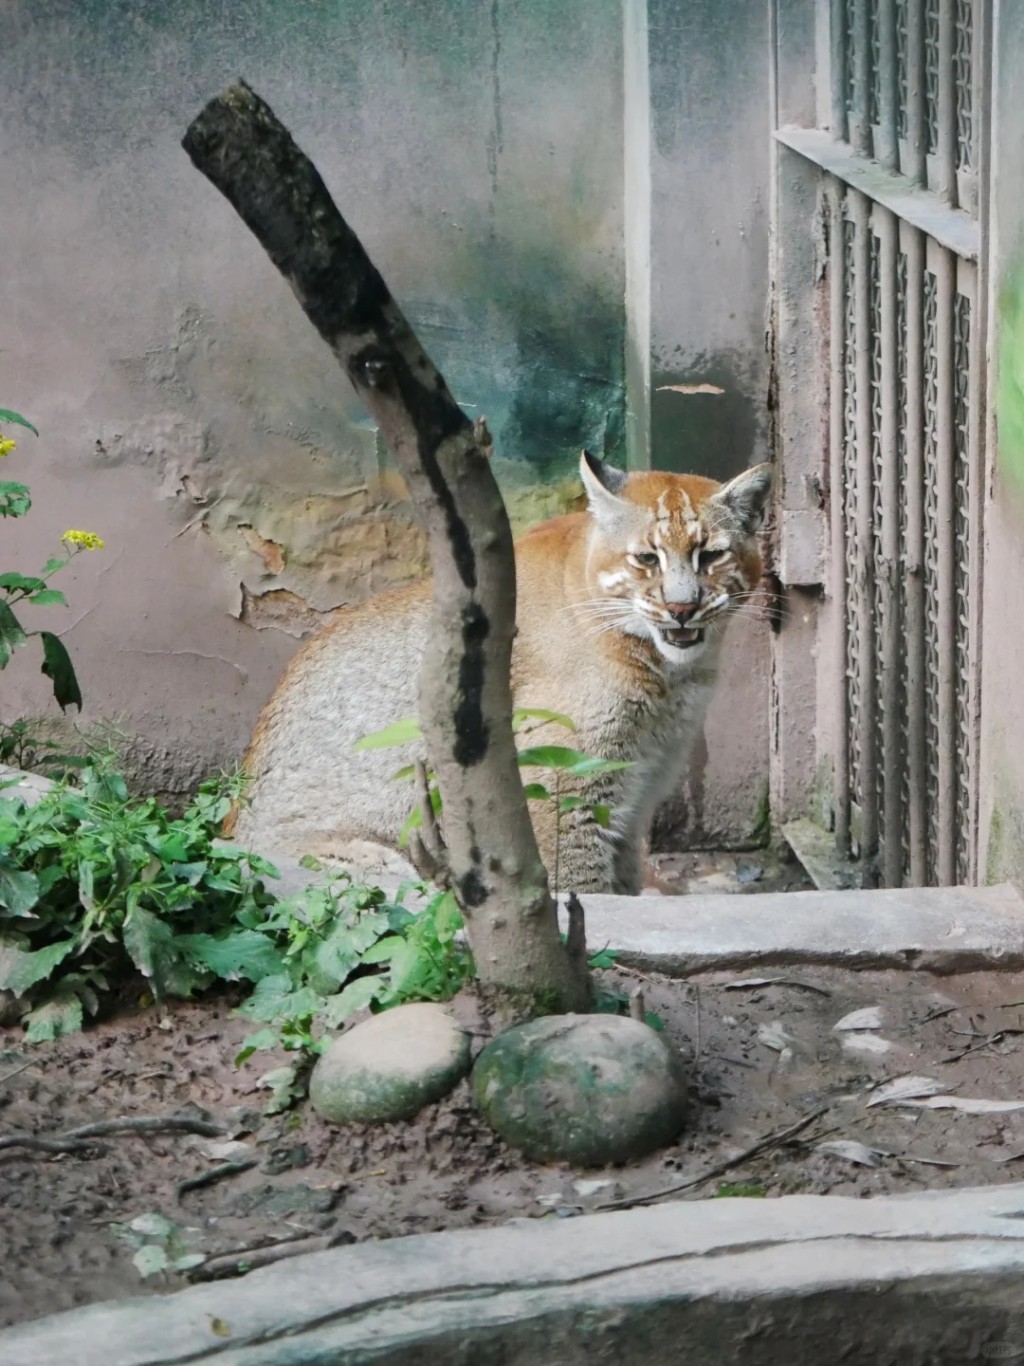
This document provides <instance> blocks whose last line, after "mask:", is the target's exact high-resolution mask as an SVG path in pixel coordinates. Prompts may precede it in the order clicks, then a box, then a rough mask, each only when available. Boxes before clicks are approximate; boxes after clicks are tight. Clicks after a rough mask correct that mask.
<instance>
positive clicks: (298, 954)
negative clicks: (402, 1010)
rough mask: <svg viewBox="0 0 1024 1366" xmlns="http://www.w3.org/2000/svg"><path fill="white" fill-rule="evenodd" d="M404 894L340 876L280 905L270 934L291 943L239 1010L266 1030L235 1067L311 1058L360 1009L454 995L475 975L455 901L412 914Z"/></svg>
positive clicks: (446, 896)
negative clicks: (267, 1051)
mask: <svg viewBox="0 0 1024 1366" xmlns="http://www.w3.org/2000/svg"><path fill="white" fill-rule="evenodd" d="M410 886H415V887H417V889H418V890H420V891H424V890H425V889H424V888H422V887H420V886H419V884H410ZM407 890H409V888H405V889H400V891H399V893H398V896H397V897H396V899H395V900H394V901H388V900H387V897H386V894H385V893H384V892H383V891H381V889H380V888H377V887H364V886H360V885H358V884H356V883H353V882H352V881H351V880H350V879H349V878H348V876H347V875H346V874H339V875H338V876H337V877H336V878H333V879H331V881H330V882H329V883H327V884H326V885H325V886H323V887H314V888H308V889H307V890H306V892H305V893H303V894H302V895H301V896H298V897H292V898H290V899H289V900H287V901H281V902H278V904H277V905H276V906H275V907H274V908H273V909H272V911H271V913H270V916H269V918H268V919H267V922H266V926H267V929H268V931H271V932H274V931H276V932H278V933H279V934H280V935H281V936H282V937H283V939H284V941H285V942H286V945H287V947H286V948H285V949H284V953H283V957H282V971H280V972H278V973H276V974H275V975H273V976H271V977H266V978H264V979H263V980H262V981H261V982H259V983H258V984H257V986H256V989H255V991H254V992H253V994H252V996H251V997H250V998H249V1000H248V1001H246V1002H245V1003H244V1004H243V1005H242V1006H240V1007H239V1014H241V1015H245V1016H247V1017H248V1018H249V1019H252V1020H260V1021H263V1022H265V1023H266V1024H267V1025H268V1028H266V1029H263V1030H260V1031H258V1032H257V1033H256V1034H253V1035H251V1036H250V1037H249V1038H247V1039H246V1040H245V1042H244V1044H243V1047H242V1051H241V1052H240V1053H239V1055H238V1057H237V1058H236V1062H239V1063H241V1062H244V1061H245V1060H246V1059H247V1058H248V1057H250V1056H251V1055H252V1054H253V1053H254V1052H255V1051H256V1050H257V1049H262V1048H276V1047H281V1046H283V1047H284V1048H286V1049H288V1050H290V1051H295V1052H301V1053H303V1054H306V1055H308V1054H315V1053H318V1052H319V1051H320V1050H321V1048H322V1047H323V1044H324V1038H323V1035H322V1031H323V1030H324V1029H328V1030H330V1029H337V1028H338V1027H339V1026H340V1025H342V1024H343V1023H344V1022H345V1020H347V1019H348V1018H349V1016H350V1015H353V1014H354V1013H355V1012H356V1011H357V1010H362V1009H364V1008H365V1007H367V1006H369V1007H371V1008H375V1009H386V1008H387V1007H389V1006H394V1005H401V1004H402V1003H403V1002H406V1001H446V1000H448V999H449V998H450V997H452V996H454V995H455V993H456V992H457V991H458V990H459V988H460V987H461V986H462V985H463V983H465V982H466V981H468V980H469V978H470V977H471V976H472V974H473V963H472V958H471V956H470V953H469V950H468V949H467V948H466V947H465V946H464V944H463V943H462V942H461V940H460V939H459V938H458V935H459V931H460V930H461V929H462V917H461V916H460V914H459V910H458V907H457V906H456V904H455V898H454V897H453V896H452V894H451V892H439V893H437V894H436V895H435V896H434V897H433V898H431V900H430V901H429V902H428V903H427V905H426V906H425V907H424V908H423V909H422V910H421V911H419V912H418V913H417V914H414V913H413V912H411V911H409V910H408V909H407V908H406V907H405V906H404V905H403V904H402V900H401V898H402V896H403V895H404V893H405V892H406V891H407ZM339 988H340V989H339Z"/></svg>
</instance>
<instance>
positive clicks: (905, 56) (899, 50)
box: [895, 0, 910, 142]
mask: <svg viewBox="0 0 1024 1366" xmlns="http://www.w3.org/2000/svg"><path fill="white" fill-rule="evenodd" d="M907 3H908V0H896V6H895V8H896V14H895V19H896V136H897V137H898V138H899V139H900V141H901V142H902V141H905V140H906V137H907V132H908V128H907V104H908V102H909V98H910V94H909V91H910V87H909V83H908V79H907V76H908V71H909V57H910V51H909V49H910V36H909V33H908V30H907Z"/></svg>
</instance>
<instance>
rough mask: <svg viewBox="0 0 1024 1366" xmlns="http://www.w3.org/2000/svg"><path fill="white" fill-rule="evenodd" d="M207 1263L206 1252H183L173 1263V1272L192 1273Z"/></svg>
mask: <svg viewBox="0 0 1024 1366" xmlns="http://www.w3.org/2000/svg"><path fill="white" fill-rule="evenodd" d="M205 1261H206V1253H205V1252H182V1253H181V1254H180V1255H179V1256H177V1257H175V1259H174V1261H173V1262H171V1270H172V1271H191V1270H192V1268H193V1267H194V1266H202V1264H203V1263H204V1262H205Z"/></svg>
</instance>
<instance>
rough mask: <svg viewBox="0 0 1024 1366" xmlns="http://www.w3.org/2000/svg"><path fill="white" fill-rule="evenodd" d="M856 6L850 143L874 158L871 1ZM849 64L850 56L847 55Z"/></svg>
mask: <svg viewBox="0 0 1024 1366" xmlns="http://www.w3.org/2000/svg"><path fill="white" fill-rule="evenodd" d="M848 3H849V4H852V5H853V110H852V114H853V118H852V119H850V121H849V122H850V124H851V127H850V141H851V142H852V144H853V150H854V151H855V152H860V154H861V155H862V156H866V157H869V156H870V155H871V13H870V10H869V8H868V4H869V0H848ZM847 61H849V54H847Z"/></svg>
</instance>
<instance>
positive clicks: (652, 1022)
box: [644, 1010, 665, 1034]
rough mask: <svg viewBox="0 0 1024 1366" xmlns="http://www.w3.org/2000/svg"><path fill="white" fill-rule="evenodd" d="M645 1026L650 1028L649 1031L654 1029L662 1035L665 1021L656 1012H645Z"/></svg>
mask: <svg viewBox="0 0 1024 1366" xmlns="http://www.w3.org/2000/svg"><path fill="white" fill-rule="evenodd" d="M644 1024H645V1025H646V1026H647V1027H648V1029H653V1030H654V1031H655V1032H656V1033H658V1034H660V1033H661V1032H662V1031H663V1030H664V1028H665V1021H664V1020H663V1019H662V1018H661V1016H660V1015H659V1014H658V1012H657V1011H656V1010H646V1011H644Z"/></svg>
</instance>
